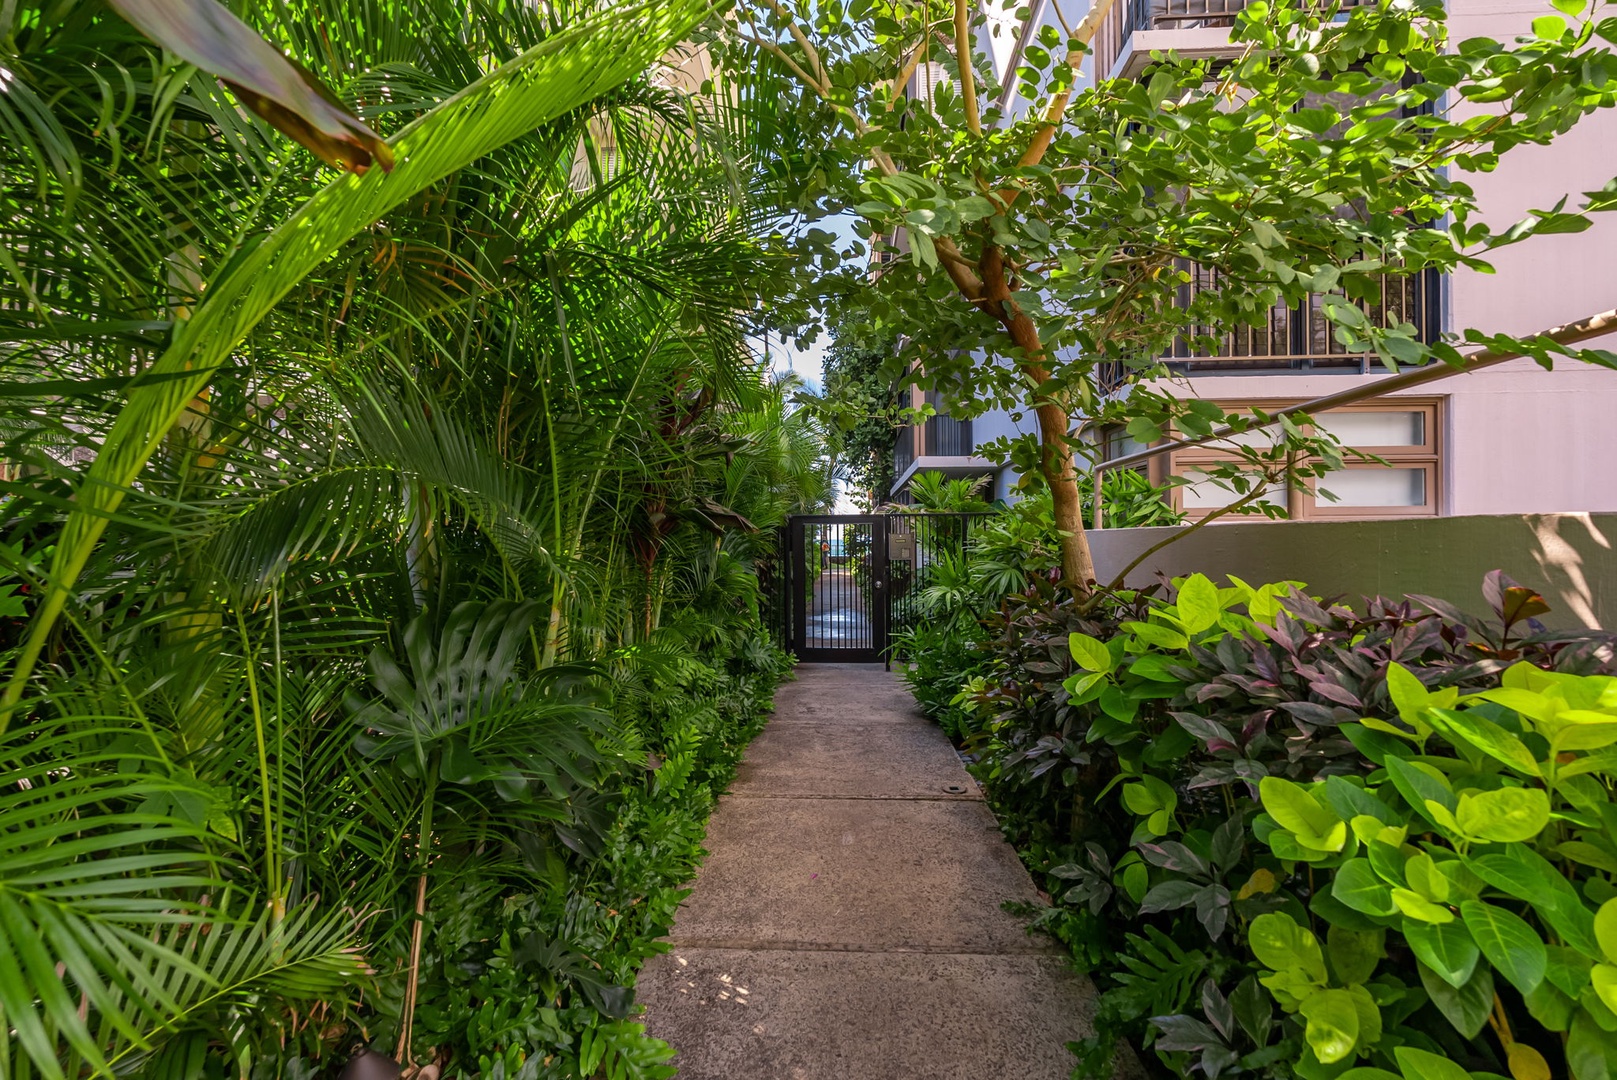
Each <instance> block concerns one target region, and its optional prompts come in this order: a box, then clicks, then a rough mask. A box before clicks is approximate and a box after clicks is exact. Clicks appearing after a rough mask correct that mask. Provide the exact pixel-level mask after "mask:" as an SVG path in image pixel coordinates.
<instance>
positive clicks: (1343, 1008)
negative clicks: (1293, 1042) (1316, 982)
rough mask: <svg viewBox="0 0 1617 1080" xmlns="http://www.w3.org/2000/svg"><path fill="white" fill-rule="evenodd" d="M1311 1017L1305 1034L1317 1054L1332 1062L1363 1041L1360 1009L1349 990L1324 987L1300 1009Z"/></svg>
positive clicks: (1328, 1062) (1343, 1056)
mask: <svg viewBox="0 0 1617 1080" xmlns="http://www.w3.org/2000/svg"><path fill="white" fill-rule="evenodd" d="M1298 1011H1299V1012H1301V1013H1302V1015H1303V1018H1304V1019H1305V1020H1307V1021H1308V1026H1307V1028H1306V1030H1305V1032H1304V1038H1306V1039H1307V1040H1308V1045H1309V1046H1311V1047H1313V1048H1314V1056H1315V1057H1317V1058H1319V1060H1320V1061H1321V1062H1322V1063H1324V1064H1326V1065H1331V1064H1334V1063H1336V1062H1338V1061H1341V1060H1342V1059H1344V1058H1346V1057H1347V1056H1348V1055H1350V1054H1352V1053H1353V1048H1354V1046H1355V1045H1356V1044H1357V1043H1358V1041H1359V1010H1358V1007H1357V1006H1356V1005H1355V1004H1354V1002H1353V995H1352V994H1350V993H1348V992H1347V991H1346V990H1320V991H1318V992H1316V993H1314V994H1311V995H1310V996H1309V997H1307V998H1305V999H1304V1000H1303V1003H1302V1007H1301V1008H1300V1009H1299V1010H1298Z"/></svg>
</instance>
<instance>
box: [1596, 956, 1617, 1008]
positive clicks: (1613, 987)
mask: <svg viewBox="0 0 1617 1080" xmlns="http://www.w3.org/2000/svg"><path fill="white" fill-rule="evenodd" d="M1589 981H1590V982H1591V983H1592V984H1593V986H1594V988H1595V993H1596V994H1599V995H1600V1000H1601V1001H1603V1002H1605V1004H1606V1008H1608V1009H1610V1010H1611V1011H1612V1012H1614V1013H1617V967H1613V966H1612V965H1611V964H1596V965H1595V966H1594V967H1593V968H1591V969H1590V971H1589Z"/></svg>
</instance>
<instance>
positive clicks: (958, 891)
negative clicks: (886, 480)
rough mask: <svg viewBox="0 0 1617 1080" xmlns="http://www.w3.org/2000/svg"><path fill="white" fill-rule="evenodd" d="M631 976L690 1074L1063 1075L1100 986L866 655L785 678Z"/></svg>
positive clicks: (757, 1079)
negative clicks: (665, 930) (1008, 909)
mask: <svg viewBox="0 0 1617 1080" xmlns="http://www.w3.org/2000/svg"><path fill="white" fill-rule="evenodd" d="M707 846H708V849H709V851H710V854H709V855H708V858H707V860H706V861H705V862H704V863H703V865H702V868H701V870H700V872H699V873H698V874H697V878H696V882H695V886H694V891H693V892H692V894H691V896H690V898H689V899H687V900H686V902H685V904H684V905H683V906H682V907H681V909H680V913H679V916H678V918H677V920H676V921H675V924H674V930H673V934H672V935H671V938H670V941H671V945H672V949H671V951H670V952H669V953H668V954H666V955H663V956H659V957H656V958H654V959H653V960H652V961H651V962H650V963H648V964H647V965H646V968H645V971H644V972H643V973H642V975H641V977H640V992H639V999H640V1001H642V1002H643V1003H644V1004H645V1005H646V1011H647V1015H646V1022H647V1024H648V1025H649V1027H650V1030H651V1033H652V1034H653V1035H656V1036H657V1037H659V1038H662V1039H666V1040H668V1042H670V1043H672V1044H673V1046H674V1048H675V1049H676V1050H678V1051H679V1057H678V1058H677V1059H676V1060H675V1064H676V1065H678V1066H679V1075H680V1076H681V1077H682V1078H684V1080H777V1078H778V1080H957V1078H958V1080H967V1078H970V1080H1013V1078H1014V1080H1066V1077H1067V1076H1068V1075H1069V1074H1070V1072H1071V1070H1072V1065H1073V1059H1072V1056H1071V1055H1070V1054H1069V1053H1068V1052H1067V1050H1066V1043H1068V1042H1069V1041H1072V1040H1074V1039H1077V1038H1079V1037H1081V1036H1083V1035H1086V1034H1088V1033H1089V1030H1090V1029H1089V1025H1088V1017H1089V1016H1090V1014H1091V1011H1092V1008H1093V998H1094V992H1093V990H1092V988H1091V987H1090V985H1089V982H1088V980H1086V979H1084V978H1082V977H1081V976H1079V975H1077V974H1075V973H1074V972H1072V971H1071V970H1070V968H1069V967H1068V965H1067V962H1066V960H1065V958H1064V957H1063V956H1062V955H1061V954H1060V953H1059V952H1058V951H1057V950H1056V949H1055V948H1054V947H1053V946H1052V945H1050V944H1049V943H1047V942H1045V941H1044V940H1043V939H1040V938H1035V937H1029V936H1028V935H1027V934H1026V932H1025V931H1024V929H1023V923H1022V920H1020V919H1018V918H1016V917H1014V916H1012V915H1008V914H1006V913H1005V912H1004V911H1002V910H1000V905H1001V904H1003V903H1004V902H1005V901H1008V900H1015V901H1023V902H1027V903H1038V902H1039V898H1038V892H1037V891H1036V890H1035V888H1034V886H1033V882H1032V880H1031V879H1030V878H1029V877H1028V875H1027V872H1026V871H1025V870H1024V869H1023V868H1022V866H1021V864H1020V863H1019V862H1018V861H1017V858H1016V853H1015V852H1014V851H1012V849H1011V847H1010V846H1009V845H1008V844H1007V843H1006V842H1005V841H1004V839H1003V838H1002V837H1001V836H1000V834H999V829H998V826H997V825H996V824H995V821H994V817H993V815H992V814H991V813H989V811H988V808H987V806H986V805H984V803H983V801H982V798H981V796H980V794H979V793H978V791H977V787H976V784H975V783H974V782H973V781H972V779H971V778H970V777H969V776H968V775H967V773H966V771H965V769H964V768H962V767H961V764H960V760H959V758H958V757H957V756H956V755H955V752H954V748H953V747H952V746H950V745H949V741H948V739H947V738H946V737H945V736H944V735H943V733H942V732H941V731H939V730H938V729H937V728H936V727H935V726H933V725H932V724H931V723H929V722H928V721H926V720H925V719H923V718H922V717H921V716H920V715H919V714H918V713H917V712H916V709H915V706H914V704H913V702H912V701H911V699H910V696H909V694H908V693H906V692H905V690H904V688H903V686H902V684H901V683H900V682H899V680H898V678H897V676H895V675H892V674H890V673H887V672H884V671H883V670H882V669H881V668H880V667H878V666H875V665H869V666H866V665H833V664H825V665H813V666H805V667H801V668H799V669H798V680H797V681H796V682H793V683H788V684H787V685H786V686H784V687H782V689H781V691H780V693H779V695H778V697H777V699H776V715H775V717H774V718H773V719H772V720H771V721H770V723H769V726H768V727H767V728H766V729H765V730H764V732H763V733H762V734H761V735H760V736H759V737H758V738H757V740H756V741H754V743H753V744H752V746H751V747H750V748H749V749H748V750H747V755H746V758H745V760H744V761H743V763H742V766H741V770H740V773H739V775H738V776H737V779H736V782H735V784H734V785H733V786H732V788H731V791H730V793H729V794H728V795H727V796H725V798H724V799H723V801H722V802H721V803H720V805H719V807H718V810H717V811H716V812H715V813H714V815H713V820H712V823H711V826H710V827H709V830H708V838H707Z"/></svg>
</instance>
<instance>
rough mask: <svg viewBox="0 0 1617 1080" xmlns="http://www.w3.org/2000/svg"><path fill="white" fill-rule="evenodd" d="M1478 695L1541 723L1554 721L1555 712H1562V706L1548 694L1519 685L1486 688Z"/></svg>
mask: <svg viewBox="0 0 1617 1080" xmlns="http://www.w3.org/2000/svg"><path fill="white" fill-rule="evenodd" d="M1477 697H1479V698H1482V699H1483V700H1484V701H1491V702H1493V703H1494V704H1496V705H1503V706H1504V707H1505V708H1507V709H1514V710H1515V711H1516V712H1518V713H1521V714H1522V715H1523V716H1525V717H1527V718H1528V719H1529V720H1534V721H1537V722H1538V723H1541V724H1547V723H1552V722H1553V721H1554V720H1555V714H1556V713H1558V712H1560V706H1559V705H1557V704H1556V702H1555V701H1554V700H1552V699H1551V698H1549V697H1548V696H1546V695H1544V694H1540V693H1538V692H1537V691H1534V690H1526V689H1523V688H1521V687H1517V686H1510V685H1505V686H1500V687H1495V688H1494V689H1492V690H1484V691H1483V692H1482V693H1480V694H1478V695H1477Z"/></svg>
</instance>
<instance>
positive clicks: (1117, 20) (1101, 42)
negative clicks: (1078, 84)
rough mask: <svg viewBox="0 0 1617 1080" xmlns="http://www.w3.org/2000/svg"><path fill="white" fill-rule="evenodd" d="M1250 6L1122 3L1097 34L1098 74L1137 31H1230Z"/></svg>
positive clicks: (1212, 1) (1171, 0)
mask: <svg viewBox="0 0 1617 1080" xmlns="http://www.w3.org/2000/svg"><path fill="white" fill-rule="evenodd" d="M1247 3H1248V0H1121V2H1120V3H1118V4H1117V5H1116V6H1114V7H1113V8H1112V10H1111V11H1110V12H1108V13H1107V15H1106V19H1105V21H1104V22H1103V23H1102V24H1101V29H1100V32H1099V33H1098V34H1096V35H1095V73H1096V74H1097V75H1098V76H1100V77H1102V78H1104V77H1106V76H1108V75H1110V74H1111V73H1112V66H1113V65H1114V64H1115V63H1116V62H1117V58H1118V57H1119V56H1121V55H1122V53H1123V50H1124V48H1125V47H1126V46H1127V44H1128V40H1129V38H1130V37H1131V36H1133V34H1134V32H1135V31H1136V30H1191V29H1196V28H1213V29H1216V28H1227V27H1230V26H1234V25H1235V17H1236V16H1237V15H1239V14H1240V13H1241V12H1242V11H1243V10H1245V8H1246V5H1247ZM1374 3H1375V0H1342V7H1343V8H1351V7H1359V6H1368V5H1372V4H1374ZM1319 6H1320V7H1325V6H1327V5H1326V4H1324V3H1320V4H1319Z"/></svg>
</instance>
